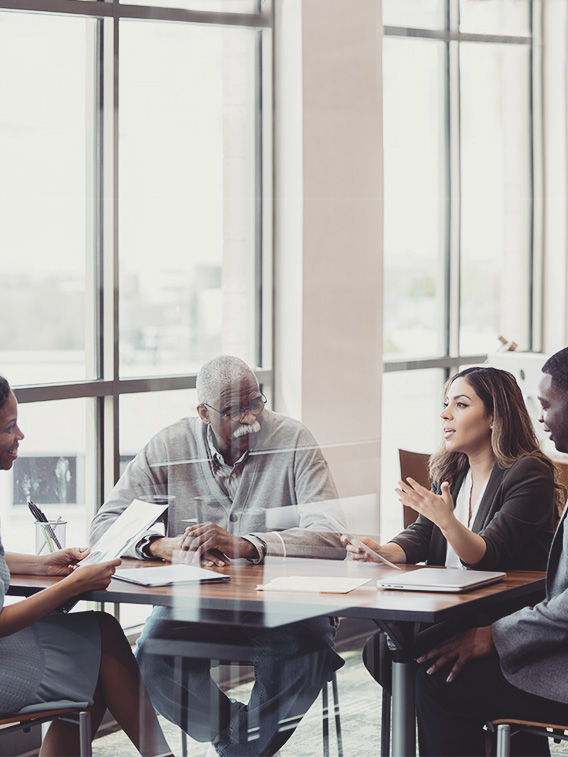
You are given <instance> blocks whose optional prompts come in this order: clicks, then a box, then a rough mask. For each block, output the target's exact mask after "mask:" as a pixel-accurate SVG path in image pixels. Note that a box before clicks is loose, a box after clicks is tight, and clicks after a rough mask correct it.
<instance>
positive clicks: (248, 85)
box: [0, 0, 273, 551]
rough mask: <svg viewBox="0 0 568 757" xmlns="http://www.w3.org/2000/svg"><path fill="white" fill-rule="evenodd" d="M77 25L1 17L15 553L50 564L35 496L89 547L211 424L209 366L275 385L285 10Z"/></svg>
mask: <svg viewBox="0 0 568 757" xmlns="http://www.w3.org/2000/svg"><path fill="white" fill-rule="evenodd" d="M130 5H131V4H130ZM62 6H63V4H62V3H60V2H58V1H57V0H54V1H53V3H51V2H50V0H47V2H46V1H45V0H43V1H42V2H38V3H36V2H34V0H22V1H21V2H19V3H18V4H17V7H16V8H15V6H14V3H13V2H10V1H9V0H7V2H2V0H0V64H1V66H2V70H3V71H4V72H6V75H5V76H3V77H2V79H1V81H0V145H1V147H0V151H1V163H2V172H1V174H0V206H1V208H2V211H1V215H2V222H1V223H0V247H1V249H2V250H3V261H4V269H3V275H2V279H1V280H0V293H1V297H2V301H3V303H4V307H5V310H4V318H3V319H2V324H1V325H0V331H1V337H0V373H2V374H3V375H5V376H6V378H8V380H9V381H10V383H11V384H12V385H13V386H14V388H15V389H16V393H17V396H18V399H19V402H20V420H21V427H22V429H23V431H24V433H25V434H26V439H25V440H24V442H23V443H22V444H21V447H20V459H19V460H18V462H17V464H16V466H14V469H13V471H12V472H10V473H8V474H6V473H5V474H3V475H2V476H1V477H0V517H1V519H2V534H3V539H4V541H5V542H6V543H7V544H8V545H9V548H10V549H12V550H15V551H18V550H20V551H26V550H30V551H33V548H34V542H33V523H32V518H31V515H30V513H29V512H28V508H27V507H26V506H25V500H26V497H27V496H31V497H32V499H34V501H36V502H38V503H39V504H40V505H42V506H43V507H44V509H45V511H46V513H47V514H48V515H49V516H50V517H54V518H57V517H58V516H61V517H63V518H64V519H65V520H67V521H68V524H69V525H68V543H69V544H84V543H85V540H86V533H87V528H88V524H89V523H90V520H91V518H92V516H93V514H94V513H95V511H96V509H97V507H99V506H100V504H101V503H102V501H103V500H104V496H105V493H106V492H108V491H109V489H110V487H111V486H112V484H113V482H114V481H115V480H116V478H117V476H118V474H119V472H120V470H121V467H123V466H124V462H125V461H127V460H128V459H130V458H131V457H133V456H134V454H136V452H137V451H138V449H139V448H140V447H141V446H142V445H143V444H144V443H145V442H146V441H147V440H148V439H149V438H150V437H151V436H152V435H153V434H154V433H155V432H156V431H158V430H159V429H160V428H162V427H163V426H165V425H167V424H168V423H171V422H173V421H174V420H177V419H178V418H180V417H182V416H184V415H189V414H193V413H194V412H195V405H196V397H195V390H194V387H195V374H196V372H197V370H198V369H199V367H200V366H201V365H202V364H203V362H205V361H206V360H208V359H209V358H211V357H213V356H214V355H216V354H219V353H220V352H228V353H232V354H238V355H239V356H241V357H242V358H243V359H245V360H247V362H248V363H249V364H251V365H252V366H254V367H255V368H257V369H258V373H259V376H260V379H261V381H262V382H263V386H264V390H265V392H268V393H270V387H271V380H272V365H271V356H272V323H271V312H272V306H271V301H270V296H271V294H270V293H271V287H270V286H266V282H267V281H269V280H270V276H271V261H272V238H271V224H270V221H271V218H272V201H271V197H272V179H271V166H272V155H271V136H270V135H271V131H272V126H271V119H272V106H271V103H272V97H271V82H272V72H271V69H272V50H271V46H272V25H273V21H272V8H271V3H269V2H260V0H236V1H234V2H231V3H227V2H225V0H218V2H209V1H208V2H203V1H202V0H184V1H183V2H178V3H176V2H172V1H171V0H169V1H168V2H167V3H164V2H158V3H154V2H145V3H138V2H137V3H136V5H135V7H129V4H128V3H124V2H123V3H119V2H118V1H117V0H110V1H109V2H103V3H100V2H92V1H91V0H84V1H83V2H77V3H76V4H71V3H68V4H66V5H64V6H63V7H62ZM145 6H148V7H147V8H146V7H145ZM150 18H152V19H154V20H149V19H150ZM156 19H159V20H156Z"/></svg>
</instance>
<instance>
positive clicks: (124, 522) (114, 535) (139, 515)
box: [79, 499, 168, 565]
mask: <svg viewBox="0 0 568 757" xmlns="http://www.w3.org/2000/svg"><path fill="white" fill-rule="evenodd" d="M167 506H168V505H167V503H166V504H163V505H158V504H154V503H153V502H143V501H142V500H141V499H135V500H133V501H132V502H131V503H130V505H128V507H127V508H126V510H124V511H123V512H122V513H121V514H120V515H119V516H118V518H117V519H116V520H115V521H114V522H113V523H112V525H111V526H110V527H109V528H108V530H107V531H105V533H104V534H103V535H102V536H101V538H100V539H99V540H98V542H97V543H96V544H95V545H94V546H93V547H91V554H90V555H88V556H87V557H85V559H84V560H81V562H80V563H79V565H92V564H93V563H101V562H107V560H114V559H115V558H117V557H120V556H121V555H123V554H124V553H125V552H126V550H127V549H129V548H130V547H132V546H133V545H134V544H136V543H137V542H138V541H140V538H141V537H142V534H144V533H145V532H146V531H147V530H148V529H149V528H150V526H151V525H152V523H153V522H154V521H155V520H157V518H159V517H160V515H161V514H162V513H163V512H164V510H165V509H166V508H167Z"/></svg>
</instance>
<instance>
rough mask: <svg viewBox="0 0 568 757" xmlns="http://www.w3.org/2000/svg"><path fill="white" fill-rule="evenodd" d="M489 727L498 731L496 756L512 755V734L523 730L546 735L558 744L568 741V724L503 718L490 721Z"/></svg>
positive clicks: (508, 756)
mask: <svg viewBox="0 0 568 757" xmlns="http://www.w3.org/2000/svg"><path fill="white" fill-rule="evenodd" d="M487 728H488V730H489V731H492V732H496V733H497V755H496V757H510V754H511V736H513V735H514V734H515V733H519V732H521V731H525V732H526V733H534V734H535V735H536V736H546V737H547V738H549V739H554V741H555V743H556V744H559V743H560V742H561V741H568V735H567V734H566V733H565V731H568V725H555V724H553V723H541V722H538V721H533V720H514V719H513V718H502V719H499V720H493V721H492V722H491V723H488V724H487Z"/></svg>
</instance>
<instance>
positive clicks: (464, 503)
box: [446, 468, 489, 568]
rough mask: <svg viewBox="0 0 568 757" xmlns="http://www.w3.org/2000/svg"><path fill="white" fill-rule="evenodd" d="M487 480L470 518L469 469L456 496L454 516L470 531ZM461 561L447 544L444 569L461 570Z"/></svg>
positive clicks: (470, 481) (471, 482) (470, 479)
mask: <svg viewBox="0 0 568 757" xmlns="http://www.w3.org/2000/svg"><path fill="white" fill-rule="evenodd" d="M488 481H489V479H488V480H487V481H486V482H485V484H484V486H483V489H482V490H481V491H480V493H479V497H478V498H477V500H476V501H475V503H474V505H473V509H472V511H471V518H470V517H469V501H470V498H471V487H472V485H473V481H472V478H471V468H469V469H468V471H467V474H466V477H465V478H464V480H463V482H462V485H461V486H460V490H459V492H458V496H457V498H456V505H455V509H454V515H455V516H456V518H457V519H458V520H459V522H460V523H461V524H462V525H464V526H465V527H466V528H468V529H469V530H470V531H471V524H472V523H473V522H474V520H475V516H476V515H477V511H478V509H479V503H480V502H481V500H482V499H483V495H484V493H485V489H486V487H487V483H488ZM463 567H464V566H463V565H462V561H461V560H460V558H459V557H458V556H457V554H456V553H455V552H454V550H453V548H452V546H451V545H450V542H448V546H447V549H446V568H463Z"/></svg>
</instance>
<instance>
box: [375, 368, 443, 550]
mask: <svg viewBox="0 0 568 757" xmlns="http://www.w3.org/2000/svg"><path fill="white" fill-rule="evenodd" d="M443 388H444V371H442V370H439V369H433V370H424V371H406V372H392V373H385V374H383V415H382V440H381V458H382V459H381V541H383V542H384V541H388V539H391V538H392V537H393V536H395V535H396V534H397V533H398V532H399V531H401V530H402V523H403V520H402V505H401V504H400V502H399V501H398V497H397V495H396V494H395V491H394V489H395V486H396V485H397V482H398V481H399V480H400V463H399V456H398V451H399V449H405V450H409V451H410V452H426V453H429V454H431V453H432V452H434V450H435V449H436V448H437V446H438V445H439V443H440V439H441V436H442V434H441V428H442V421H441V419H440V413H441V412H442V409H443V397H442V393H443Z"/></svg>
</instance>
